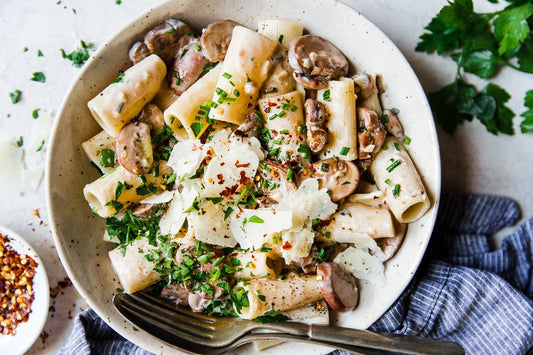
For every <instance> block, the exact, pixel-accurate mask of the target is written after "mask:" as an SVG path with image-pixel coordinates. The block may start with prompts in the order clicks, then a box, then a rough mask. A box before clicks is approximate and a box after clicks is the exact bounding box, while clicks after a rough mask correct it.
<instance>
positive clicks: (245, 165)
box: [235, 160, 250, 168]
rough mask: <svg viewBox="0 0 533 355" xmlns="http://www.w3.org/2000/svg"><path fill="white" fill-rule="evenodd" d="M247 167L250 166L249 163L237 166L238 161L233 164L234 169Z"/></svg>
mask: <svg viewBox="0 0 533 355" xmlns="http://www.w3.org/2000/svg"><path fill="white" fill-rule="evenodd" d="M249 166H250V163H243V164H239V161H238V160H237V161H236V162H235V167H237V168H248V167H249Z"/></svg>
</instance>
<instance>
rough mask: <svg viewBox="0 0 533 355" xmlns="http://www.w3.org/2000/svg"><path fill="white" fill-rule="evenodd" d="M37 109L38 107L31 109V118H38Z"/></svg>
mask: <svg viewBox="0 0 533 355" xmlns="http://www.w3.org/2000/svg"><path fill="white" fill-rule="evenodd" d="M39 110H40V108H36V109H35V110H33V111H32V113H31V116H32V117H33V119H37V118H39Z"/></svg>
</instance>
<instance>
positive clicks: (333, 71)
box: [289, 35, 348, 90]
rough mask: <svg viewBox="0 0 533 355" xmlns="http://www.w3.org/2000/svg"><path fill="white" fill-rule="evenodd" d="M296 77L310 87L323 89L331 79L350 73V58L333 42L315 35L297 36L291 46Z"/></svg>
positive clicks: (306, 86)
mask: <svg viewBox="0 0 533 355" xmlns="http://www.w3.org/2000/svg"><path fill="white" fill-rule="evenodd" d="M289 63H290V65H291V66H292V68H293V69H294V78H295V79H296V81H297V82H298V83H300V84H301V85H302V86H304V87H305V88H308V89H315V90H317V89H323V88H325V87H326V86H327V84H328V81H329V80H335V79H338V78H340V77H342V76H345V75H346V74H348V60H347V59H346V57H345V56H344V54H342V52H341V51H340V50H339V49H338V48H337V47H335V46H334V45H333V44H332V43H331V42H329V41H326V40H325V39H323V38H321V37H318V36H314V35H304V36H300V37H297V38H295V39H294V40H293V41H292V42H291V44H290V46H289Z"/></svg>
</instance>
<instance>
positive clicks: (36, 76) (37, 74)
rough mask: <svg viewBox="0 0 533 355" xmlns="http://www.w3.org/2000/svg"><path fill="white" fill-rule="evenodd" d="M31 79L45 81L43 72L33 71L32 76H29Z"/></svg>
mask: <svg viewBox="0 0 533 355" xmlns="http://www.w3.org/2000/svg"><path fill="white" fill-rule="evenodd" d="M30 80H32V81H37V82H39V83H44V82H45V81H46V77H45V76H44V74H43V72H40V71H39V72H35V73H33V76H32V77H31V79H30Z"/></svg>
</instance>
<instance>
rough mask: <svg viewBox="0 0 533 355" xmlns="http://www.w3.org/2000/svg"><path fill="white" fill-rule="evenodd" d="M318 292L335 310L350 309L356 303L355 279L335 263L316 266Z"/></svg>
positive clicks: (357, 298) (357, 297)
mask: <svg viewBox="0 0 533 355" xmlns="http://www.w3.org/2000/svg"><path fill="white" fill-rule="evenodd" d="M316 273H317V279H318V285H319V286H320V292H321V293H322V296H324V299H325V300H326V302H327V303H328V304H329V305H330V306H331V308H333V309H334V310H335V311H337V312H347V311H351V310H352V309H354V308H355V306H356V305H357V301H358V300H359V292H358V289H357V279H356V278H355V276H353V274H352V273H351V272H349V271H346V270H345V269H343V267H342V266H340V265H339V264H337V263H320V264H318V265H317V267H316Z"/></svg>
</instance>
